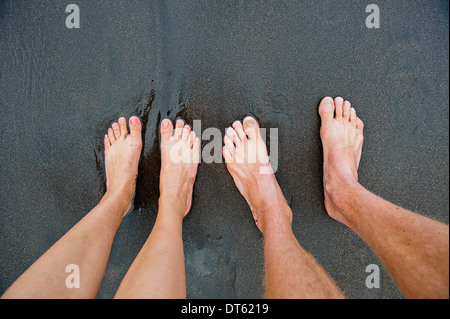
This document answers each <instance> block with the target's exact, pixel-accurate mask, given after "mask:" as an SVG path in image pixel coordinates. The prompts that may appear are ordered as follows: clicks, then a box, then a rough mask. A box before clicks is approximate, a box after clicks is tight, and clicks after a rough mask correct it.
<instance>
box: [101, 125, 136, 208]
mask: <svg viewBox="0 0 450 319" xmlns="http://www.w3.org/2000/svg"><path fill="white" fill-rule="evenodd" d="M129 126H130V132H129V133H128V129H127V120H126V119H125V118H123V117H121V118H120V119H119V121H118V123H114V124H113V125H112V127H111V128H109V130H108V134H106V135H105V138H104V142H105V171H106V193H107V195H108V194H110V195H112V196H118V197H120V198H121V200H122V201H123V202H124V204H125V205H124V207H125V211H124V214H126V213H127V212H128V211H129V210H130V208H131V205H132V200H133V196H134V193H135V190H136V178H137V174H138V166H139V158H140V156H141V151H142V136H141V132H142V124H141V121H140V120H139V118H138V117H136V116H133V117H131V118H130V121H129Z"/></svg>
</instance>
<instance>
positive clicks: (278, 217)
mask: <svg viewBox="0 0 450 319" xmlns="http://www.w3.org/2000/svg"><path fill="white" fill-rule="evenodd" d="M261 215H262V216H264V218H263V220H261V232H262V233H263V235H264V237H266V236H274V235H279V234H290V233H292V210H291V208H290V207H289V205H288V204H287V203H285V204H282V205H277V206H274V207H271V208H270V210H269V211H265V212H263V213H262V214H261Z"/></svg>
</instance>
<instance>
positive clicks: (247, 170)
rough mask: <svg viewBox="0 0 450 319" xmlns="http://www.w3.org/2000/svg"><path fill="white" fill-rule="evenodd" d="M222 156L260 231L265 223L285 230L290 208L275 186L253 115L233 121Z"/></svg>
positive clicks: (228, 130)
mask: <svg viewBox="0 0 450 319" xmlns="http://www.w3.org/2000/svg"><path fill="white" fill-rule="evenodd" d="M224 143H225V146H224V147H223V157H224V158H225V162H226V163H227V168H228V171H229V172H230V174H231V176H232V177H233V180H234V182H235V184H236V186H237V188H238V189H239V191H240V193H241V194H242V196H244V198H245V199H246V200H247V203H248V204H249V206H250V209H251V211H252V213H253V218H254V220H255V222H256V225H257V226H258V228H259V230H260V231H261V232H262V233H263V234H264V233H265V232H266V230H267V227H268V226H272V225H273V226H276V227H277V229H280V227H282V228H284V229H287V228H290V227H291V224H292V211H291V209H290V207H289V206H288V204H287V202H286V200H285V198H284V196H283V193H282V191H281V189H280V186H279V185H278V182H277V180H276V178H275V175H274V173H273V171H272V168H271V166H270V162H269V156H268V152H267V147H266V144H265V143H264V141H263V139H262V137H261V134H260V130H259V125H258V123H257V122H256V120H255V119H254V118H252V117H247V118H245V119H244V121H243V123H241V122H240V121H236V122H234V124H233V128H231V127H230V128H228V129H227V132H226V136H225V138H224Z"/></svg>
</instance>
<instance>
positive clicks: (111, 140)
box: [108, 128, 116, 145]
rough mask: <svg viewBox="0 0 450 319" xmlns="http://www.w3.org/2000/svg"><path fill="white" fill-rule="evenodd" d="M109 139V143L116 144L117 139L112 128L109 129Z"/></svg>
mask: <svg viewBox="0 0 450 319" xmlns="http://www.w3.org/2000/svg"><path fill="white" fill-rule="evenodd" d="M108 137H109V141H110V142H111V145H112V144H114V142H115V141H116V137H115V136H114V131H113V129H112V128H109V129H108Z"/></svg>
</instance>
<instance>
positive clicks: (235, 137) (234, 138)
mask: <svg viewBox="0 0 450 319" xmlns="http://www.w3.org/2000/svg"><path fill="white" fill-rule="evenodd" d="M227 136H228V137H229V138H230V140H231V141H232V142H233V143H234V144H236V145H238V144H239V143H240V142H241V140H240V139H239V137H238V135H237V133H236V131H235V130H234V129H233V128H232V127H229V128H228V129H227Z"/></svg>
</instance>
